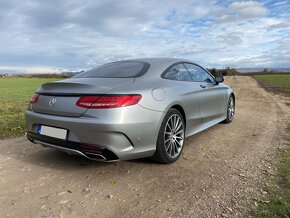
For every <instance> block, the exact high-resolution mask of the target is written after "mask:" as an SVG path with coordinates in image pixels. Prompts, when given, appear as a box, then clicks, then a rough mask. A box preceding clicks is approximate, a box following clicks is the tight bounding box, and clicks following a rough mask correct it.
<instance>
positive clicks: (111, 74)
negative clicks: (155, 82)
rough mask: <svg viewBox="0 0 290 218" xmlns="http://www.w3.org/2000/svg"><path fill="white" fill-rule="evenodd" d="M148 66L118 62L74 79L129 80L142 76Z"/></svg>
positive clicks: (131, 62) (145, 64) (137, 62)
mask: <svg viewBox="0 0 290 218" xmlns="http://www.w3.org/2000/svg"><path fill="white" fill-rule="evenodd" d="M148 68H149V64H148V63H145V62H141V61H119V62H113V63H108V64H104V65H101V66H99V67H96V68H93V69H91V70H88V71H86V72H84V73H81V74H79V75H77V76H75V77H78V78H130V77H138V76H142V75H143V74H144V73H146V71H147V70H148Z"/></svg>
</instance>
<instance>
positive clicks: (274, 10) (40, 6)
mask: <svg viewBox="0 0 290 218" xmlns="http://www.w3.org/2000/svg"><path fill="white" fill-rule="evenodd" d="M0 28H1V31H0V72H27V73H53V72H62V71H68V70H71V71H75V70H82V69H89V68H92V67H95V66H97V65H100V64H103V63H107V62H110V61H116V60H124V59H132V58H143V57H177V58H186V59H189V60H191V61H194V62H196V63H199V64H201V65H202V66H204V67H217V68H221V67H228V66H229V67H237V68H243V67H290V0H281V1H279V0H278V1H274V0H264V1H230V0H223V1H217V0H158V1H157V0H146V1H145V0H61V1H60V0H25V1H24V0H9V1H7V0H0Z"/></svg>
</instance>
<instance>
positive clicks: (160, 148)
mask: <svg viewBox="0 0 290 218" xmlns="http://www.w3.org/2000/svg"><path fill="white" fill-rule="evenodd" d="M174 114H177V115H178V116H179V117H180V118H181V120H182V123H183V126H184V134H185V122H184V118H183V116H182V114H181V113H180V112H179V111H178V110H177V109H174V108H171V109H169V111H168V112H167V114H166V115H165V117H164V119H163V121H162V124H161V127H160V130H159V134H158V139H157V143H156V152H155V155H156V158H157V159H156V158H154V159H155V160H156V161H158V162H161V163H173V162H175V161H176V160H177V159H178V158H179V157H180V155H181V154H182V151H183V148H184V143H183V145H182V148H181V151H180V153H179V154H178V155H177V156H176V157H174V158H172V157H170V156H169V155H168V154H167V152H166V150H165V144H164V130H165V126H166V123H167V121H168V119H169V118H170V117H171V116H172V115H174Z"/></svg>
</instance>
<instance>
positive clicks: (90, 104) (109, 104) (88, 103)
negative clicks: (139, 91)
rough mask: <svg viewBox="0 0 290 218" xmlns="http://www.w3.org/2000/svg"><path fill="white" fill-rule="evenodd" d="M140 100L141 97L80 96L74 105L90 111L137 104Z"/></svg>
mask: <svg viewBox="0 0 290 218" xmlns="http://www.w3.org/2000/svg"><path fill="white" fill-rule="evenodd" d="M141 98H142V96H141V95H99V96H82V97H80V98H79V100H78V101H77V103H76V105H77V106H79V107H83V108H90V109H106V108H117V107H125V106H129V105H134V104H137V103H138V102H139V101H140V100H141Z"/></svg>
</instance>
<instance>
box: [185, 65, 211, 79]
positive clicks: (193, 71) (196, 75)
mask: <svg viewBox="0 0 290 218" xmlns="http://www.w3.org/2000/svg"><path fill="white" fill-rule="evenodd" d="M185 66H186V68H187V69H188V72H189V74H190V76H191V78H192V80H193V81H194V82H208V83H213V82H214V79H213V78H212V77H211V76H210V75H209V74H208V73H207V72H206V71H205V70H204V69H202V68H200V67H199V66H197V65H194V64H185Z"/></svg>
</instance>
